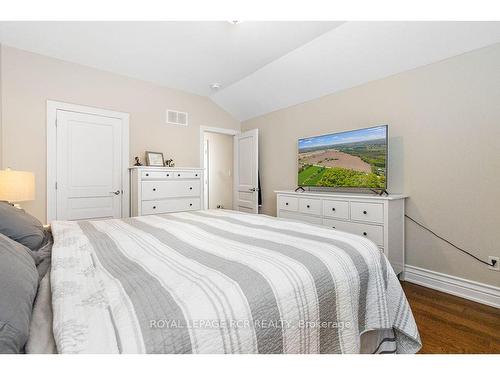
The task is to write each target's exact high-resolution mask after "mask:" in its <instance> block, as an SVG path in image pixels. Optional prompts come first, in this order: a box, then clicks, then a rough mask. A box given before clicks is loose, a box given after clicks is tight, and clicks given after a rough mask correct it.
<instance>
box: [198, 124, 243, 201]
mask: <svg viewBox="0 0 500 375" xmlns="http://www.w3.org/2000/svg"><path fill="white" fill-rule="evenodd" d="M205 132H209V133H218V134H227V135H232V136H233V137H234V136H235V135H238V134H240V131H239V130H236V129H228V128H217V127H213V126H200V168H202V169H203V175H204V176H205V175H206V178H207V180H208V178H209V176H208V173H207V171H206V170H205V162H204V160H205V153H204V150H205V145H204V143H203V138H204V137H203V133H205ZM233 149H234V138H233ZM233 160H234V154H233ZM235 175H236V170H233V188H234V183H235V180H234V176H235ZM204 178H205V177H204ZM203 188H205V184H203ZM202 196H203V198H205V192H203V194H202ZM234 197H235V195H234V190H233V199H232V201H233V204H232V206H233V208H234ZM204 200H205V199H204ZM207 204H208V203H207ZM201 207H205V202H204V201H203V202H201ZM207 207H208V206H207Z"/></svg>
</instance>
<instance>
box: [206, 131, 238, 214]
mask: <svg viewBox="0 0 500 375" xmlns="http://www.w3.org/2000/svg"><path fill="white" fill-rule="evenodd" d="M204 134H205V139H206V140H208V151H209V159H208V161H209V166H208V170H209V179H208V181H209V189H208V193H209V196H208V207H209V208H217V205H222V206H223V207H224V208H227V209H231V208H232V207H233V138H234V137H233V136H232V135H227V134H219V133H210V132H205V133H204Z"/></svg>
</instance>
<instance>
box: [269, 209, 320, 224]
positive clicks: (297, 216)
mask: <svg viewBox="0 0 500 375" xmlns="http://www.w3.org/2000/svg"><path fill="white" fill-rule="evenodd" d="M278 217H281V218H284V219H292V220H297V221H302V222H304V223H310V224H318V225H321V224H322V221H323V220H322V219H321V218H320V217H316V216H309V215H303V214H301V213H298V212H292V211H284V210H282V211H279V214H278Z"/></svg>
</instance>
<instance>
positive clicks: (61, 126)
mask: <svg viewBox="0 0 500 375" xmlns="http://www.w3.org/2000/svg"><path fill="white" fill-rule="evenodd" d="M56 124H57V153H56V154H57V156H56V158H57V172H56V173H57V177H56V178H57V183H56V195H57V199H56V204H57V208H56V212H57V220H83V219H102V218H120V217H122V194H123V181H122V168H123V160H122V158H123V154H122V148H123V145H122V132H123V123H122V120H121V119H118V118H113V117H105V116H98V115H94V114H86V113H78V112H70V111H64V110H58V111H57V120H56Z"/></svg>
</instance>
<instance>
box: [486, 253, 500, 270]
mask: <svg viewBox="0 0 500 375" xmlns="http://www.w3.org/2000/svg"><path fill="white" fill-rule="evenodd" d="M493 260H496V261H497V262H496V263H495V265H494V266H488V268H489V269H490V270H493V271H500V257H492V256H489V257H488V261H489V262H490V264H491V263H492V261H493Z"/></svg>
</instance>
